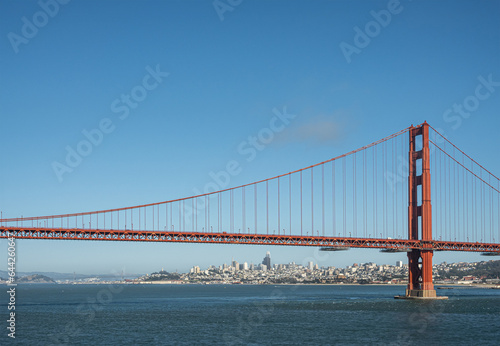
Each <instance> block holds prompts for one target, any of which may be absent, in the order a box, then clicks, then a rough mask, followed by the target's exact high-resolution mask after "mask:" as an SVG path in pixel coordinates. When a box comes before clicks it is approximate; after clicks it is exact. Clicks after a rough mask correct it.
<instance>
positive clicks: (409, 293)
mask: <svg viewBox="0 0 500 346" xmlns="http://www.w3.org/2000/svg"><path fill="white" fill-rule="evenodd" d="M394 298H395V299H422V300H432V299H434V300H443V299H448V297H445V296H438V295H436V290H408V289H407V290H406V294H405V295H404V296H395V297H394Z"/></svg>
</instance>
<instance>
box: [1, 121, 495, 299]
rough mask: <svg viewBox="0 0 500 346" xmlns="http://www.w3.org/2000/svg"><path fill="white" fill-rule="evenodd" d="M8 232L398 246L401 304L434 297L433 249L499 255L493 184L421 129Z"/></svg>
mask: <svg viewBox="0 0 500 346" xmlns="http://www.w3.org/2000/svg"><path fill="white" fill-rule="evenodd" d="M431 177H432V180H431ZM431 196H432V203H431ZM8 237H14V238H16V239H45V240H100V241H142V242H148V241H149V242H184V243H214V244H254V245H287V246H316V247H322V248H323V249H325V250H337V249H339V250H340V249H346V248H378V249H383V250H384V251H388V252H392V251H404V252H407V253H408V263H409V280H408V288H407V290H406V297H410V298H411V297H416V298H435V297H436V293H435V290H434V286H433V283H432V256H433V252H434V251H473V252H482V253H484V254H488V255H500V244H499V239H500V179H499V178H498V177H496V176H495V175H494V174H493V173H491V172H490V171H488V170H487V169H486V168H484V167H483V166H482V165H480V164H479V163H477V162H476V161H475V160H474V159H472V158H471V157H470V156H469V155H467V154H466V153H464V152H463V151H462V150H460V149H459V148H458V147H457V146H455V145H454V144H453V143H451V142H450V141H449V140H448V139H446V138H445V137H444V136H443V135H441V134H440V133H439V132H438V131H437V130H435V129H434V128H433V127H431V126H430V125H429V124H428V123H427V122H425V123H423V124H421V125H418V126H413V125H412V126H410V127H408V128H406V129H403V130H401V131H399V132H396V133H394V134H392V135H390V136H388V137H385V138H383V139H381V140H379V141H376V142H374V143H371V144H369V145H366V146H364V147H361V148H359V149H356V150H353V151H351V152H349V153H346V154H344V155H341V156H338V157H335V158H332V159H329V160H327V161H324V162H320V163H318V164H315V165H312V166H308V167H305V168H302V169H298V170H295V171H292V172H289V173H286V174H282V175H279V176H275V177H272V178H268V179H263V180H260V181H257V182H254V183H250V184H245V185H241V186H237V187H232V188H228V189H223V190H219V191H213V192H208V193H204V194H200V195H196V196H190V197H185V198H179V199H174V200H168V201H164V202H158V203H151V204H143V205H137V206H132V207H125V208H117V209H107V210H98V211H91V212H81V213H73V214H60V215H49V216H36V217H21V218H19V217H17V218H0V238H8Z"/></svg>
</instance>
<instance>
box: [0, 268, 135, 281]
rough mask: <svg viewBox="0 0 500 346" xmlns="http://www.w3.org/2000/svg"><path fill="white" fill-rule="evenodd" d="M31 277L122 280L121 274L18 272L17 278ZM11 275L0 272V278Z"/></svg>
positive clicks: (132, 275)
mask: <svg viewBox="0 0 500 346" xmlns="http://www.w3.org/2000/svg"><path fill="white" fill-rule="evenodd" d="M30 275H43V276H47V277H49V278H52V279H54V280H73V279H76V280H78V279H88V278H106V279H112V278H114V279H121V278H122V276H121V274H78V273H76V274H74V273H55V272H17V273H16V277H17V278H18V279H19V278H22V277H25V276H30ZM142 275H143V274H124V275H123V277H124V278H137V277H139V276H142ZM8 277H9V273H8V272H7V271H5V270H0V278H4V279H7V278H8Z"/></svg>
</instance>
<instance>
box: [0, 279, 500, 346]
mask: <svg viewBox="0 0 500 346" xmlns="http://www.w3.org/2000/svg"><path fill="white" fill-rule="evenodd" d="M1 287H2V288H4V289H3V290H2V291H6V290H7V286H1ZM403 292H404V287H402V286H347V285H346V286H343V285H338V286H246V285H206V286H202V285H115V286H110V285H24V286H22V285H20V286H18V287H17V294H16V339H15V340H12V339H10V338H8V337H7V333H8V331H7V329H6V326H7V322H6V320H7V318H8V317H7V316H8V310H7V299H8V295H7V294H6V293H3V294H0V299H1V300H0V302H1V304H2V305H1V307H0V309H1V311H0V316H1V317H2V320H3V321H4V322H3V325H4V327H3V328H2V335H0V344H1V345H6V344H18V343H19V344H24V345H59V344H68V345H69V344H71V345H75V344H76V345H88V344H93V345H131V344H140V345H142V344H144V345H145V344H157V345H162V344H165V345H200V344H201V345H214V344H217V345H219V344H220V345H248V344H249V345H271V344H272V345H388V344H389V345H418V344H421V345H499V344H500V290H493V289H470V288H462V289H450V290H438V294H440V295H447V296H448V297H449V300H445V301H407V300H395V299H394V298H393V296H394V295H399V294H402V293H403Z"/></svg>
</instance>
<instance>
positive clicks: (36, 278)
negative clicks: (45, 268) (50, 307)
mask: <svg viewBox="0 0 500 346" xmlns="http://www.w3.org/2000/svg"><path fill="white" fill-rule="evenodd" d="M16 283H18V284H55V283H56V282H55V281H54V280H53V279H51V278H49V277H48V276H45V275H39V274H35V275H28V276H23V277H20V278H18V279H17V280H16Z"/></svg>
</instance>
